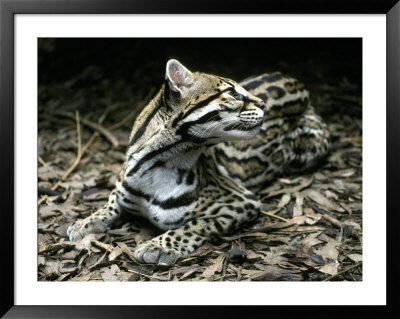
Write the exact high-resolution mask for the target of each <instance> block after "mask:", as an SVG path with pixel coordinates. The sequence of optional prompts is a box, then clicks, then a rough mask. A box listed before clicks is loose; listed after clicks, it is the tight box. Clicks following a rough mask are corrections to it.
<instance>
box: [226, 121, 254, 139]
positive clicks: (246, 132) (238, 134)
mask: <svg viewBox="0 0 400 319" xmlns="http://www.w3.org/2000/svg"><path fill="white" fill-rule="evenodd" d="M260 129H261V125H260V124H259V125H254V126H252V127H250V126H249V127H246V129H237V130H232V131H230V134H229V136H227V137H228V139H229V140H247V139H250V138H253V137H254V136H256V135H257V134H258V133H259V132H260Z"/></svg>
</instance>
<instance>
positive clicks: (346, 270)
mask: <svg viewBox="0 0 400 319" xmlns="http://www.w3.org/2000/svg"><path fill="white" fill-rule="evenodd" d="M361 264H362V261H360V262H359V263H357V264H355V265H353V266H350V267H348V268H346V269H344V270H342V271H339V272H338V273H337V274H336V275H332V276H330V277H329V278H326V279H324V280H322V281H329V280H332V279H333V278H336V277H338V276H340V275H343V274H345V273H346V272H348V271H350V270H352V269H354V268H357V267H359V266H361Z"/></svg>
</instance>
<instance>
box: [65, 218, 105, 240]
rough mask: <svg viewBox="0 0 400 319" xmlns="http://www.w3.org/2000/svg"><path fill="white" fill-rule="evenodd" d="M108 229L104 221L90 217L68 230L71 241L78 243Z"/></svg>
mask: <svg viewBox="0 0 400 319" xmlns="http://www.w3.org/2000/svg"><path fill="white" fill-rule="evenodd" d="M108 229H109V227H108V225H107V224H106V223H105V222H104V221H102V220H101V219H98V218H93V216H89V217H88V218H85V219H81V220H78V221H76V222H75V223H74V224H72V225H70V226H69V227H68V229H67V235H68V237H69V240H70V241H77V240H80V239H82V238H84V237H85V236H86V235H89V234H99V233H104V232H106V231H107V230H108Z"/></svg>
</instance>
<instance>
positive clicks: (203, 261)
mask: <svg viewBox="0 0 400 319" xmlns="http://www.w3.org/2000/svg"><path fill="white" fill-rule="evenodd" d="M85 72H87V71H85ZM82 76H87V75H82ZM68 85H73V84H68ZM326 88H327V87H326V86H323V85H321V86H320V87H318V86H314V87H313V96H314V104H315V105H327V106H328V107H331V108H332V109H334V108H336V107H338V108H340V110H342V111H341V114H338V113H333V114H329V112H328V113H327V114H326V115H325V116H324V117H325V119H326V121H327V123H329V128H330V130H331V132H332V142H333V147H332V151H331V152H330V154H329V155H328V156H327V157H326V159H325V160H324V161H323V162H322V163H321V165H319V167H317V168H316V169H315V170H314V171H312V172H306V173H302V174H297V175H292V176H282V177H281V178H279V179H277V180H276V181H275V182H272V183H271V184H270V185H269V186H268V187H267V188H265V189H263V190H262V191H261V192H260V194H259V196H260V199H261V201H262V203H263V206H262V207H263V212H264V213H263V214H260V215H259V217H258V219H257V221H256V222H255V223H253V224H252V225H249V226H248V227H245V228H244V229H243V230H242V231H239V232H237V233H234V234H229V235H227V236H224V237H223V238H220V239H219V240H218V241H215V242H210V243H206V244H204V245H203V246H201V247H200V248H198V249H197V250H196V251H195V252H194V253H193V254H191V255H189V256H187V257H186V258H184V259H182V260H179V261H178V262H177V263H176V264H174V265H172V266H170V267H168V268H166V267H161V266H155V265H142V264H139V263H138V262H137V261H136V260H135V258H134V256H133V253H132V248H134V247H135V246H136V245H138V244H139V243H141V242H143V241H145V240H148V239H149V238H151V237H154V236H156V235H157V234H158V233H159V231H158V230H156V229H153V228H152V227H151V226H150V225H149V224H148V223H146V222H145V221H141V220H123V221H121V222H120V224H119V225H116V226H115V228H113V229H111V230H109V231H108V232H107V233H105V234H100V235H90V236H88V237H86V238H85V239H84V240H82V241H79V242H69V240H68V238H67V236H66V229H67V227H68V225H70V224H71V223H72V222H73V221H75V220H76V219H77V218H85V217H87V216H89V215H90V214H91V213H92V212H94V211H95V210H97V209H98V208H100V207H101V206H103V205H104V204H105V202H106V201H107V197H108V194H109V192H110V191H111V190H112V189H113V187H114V183H115V180H116V176H117V174H118V172H119V169H120V167H121V165H122V163H123V161H124V158H125V154H124V152H125V148H126V145H127V141H128V137H129V132H130V125H131V122H132V119H133V117H134V116H135V114H137V112H138V110H139V109H140V107H142V106H143V105H145V104H146V99H147V100H148V98H149V97H146V95H148V92H146V93H145V92H142V94H141V95H140V94H139V95H138V96H132V97H131V100H130V101H128V102H126V103H108V104H107V103H105V102H104V101H103V102H102V103H103V104H102V103H100V104H102V105H104V107H98V108H95V109H93V108H91V109H89V111H88V110H86V111H84V110H85V109H84V103H83V101H81V100H80V99H81V98H79V96H73V95H71V96H72V97H67V96H65V97H63V98H60V100H59V101H57V102H55V99H54V98H53V99H47V100H46V99H45V98H41V97H40V96H39V100H40V110H42V109H46V112H41V111H39V138H38V151H39V154H38V155H39V157H38V193H39V198H38V206H39V209H38V280H40V281H80V282H86V281H323V280H325V281H329V280H339V281H361V280H362V239H363V229H362V130H361V127H362V124H361V123H362V122H361V115H360V114H356V115H354V114H346V110H347V108H346V106H347V105H348V104H349V103H350V104H352V105H353V104H354V103H358V104H359V107H360V109H361V102H360V101H361V99H359V93H358V91H357V89H354V90H353V95H352V96H351V97H352V98H351V99H349V92H351V90H350V89H349V88H348V87H347V88H346V90H345V89H344V88H342V87H341V86H340V85H339V86H338V87H336V88H332V87H329V90H327V89H326ZM58 90H62V86H60V87H49V88H48V91H49V92H52V91H54V92H58ZM341 90H343V91H346V94H345V96H346V97H345V98H343V99H339V100H340V101H339V100H337V99H335V98H334V97H340V96H341ZM153 91H154V90H153ZM153 93H154V92H153ZM79 94H81V95H82V94H83V93H82V92H80V93H79ZM342 95H343V94H342ZM55 96H56V95H55ZM357 101H358V102H357ZM104 103H105V104H104ZM132 104H136V105H139V107H138V108H137V109H136V110H134V111H132V110H131V109H129V108H127V107H126V106H127V105H132ZM56 105H57V106H56ZM76 109H78V110H80V111H81V113H82V114H80V119H81V121H80V123H81V125H80V139H78V136H77V126H76V123H75V115H74V113H73V112H74V111H75V110H76ZM71 111H72V112H71ZM127 119H128V120H127ZM79 141H80V143H81V144H80V149H81V152H82V153H81V157H80V160H79V162H77V163H75V161H76V158H77V149H78V146H79V145H78V144H79ZM85 146H87V147H86V148H85ZM73 165H76V167H73ZM71 167H73V169H72V171H71V172H70V174H69V175H68V176H67V177H65V178H63V176H64V175H65V173H66V172H67V171H68V169H70V168H71Z"/></svg>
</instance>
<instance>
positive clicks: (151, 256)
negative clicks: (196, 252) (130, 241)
mask: <svg viewBox="0 0 400 319" xmlns="http://www.w3.org/2000/svg"><path fill="white" fill-rule="evenodd" d="M134 256H135V258H136V259H137V261H139V262H141V263H146V264H158V265H163V266H169V265H171V264H173V263H174V262H176V261H177V260H178V259H179V258H181V257H183V256H184V255H183V253H181V252H179V251H177V250H175V249H172V248H167V247H161V245H160V244H159V243H158V241H156V240H154V239H153V240H149V241H146V242H144V243H143V244H140V245H139V246H138V247H136V249H135V250H134Z"/></svg>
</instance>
